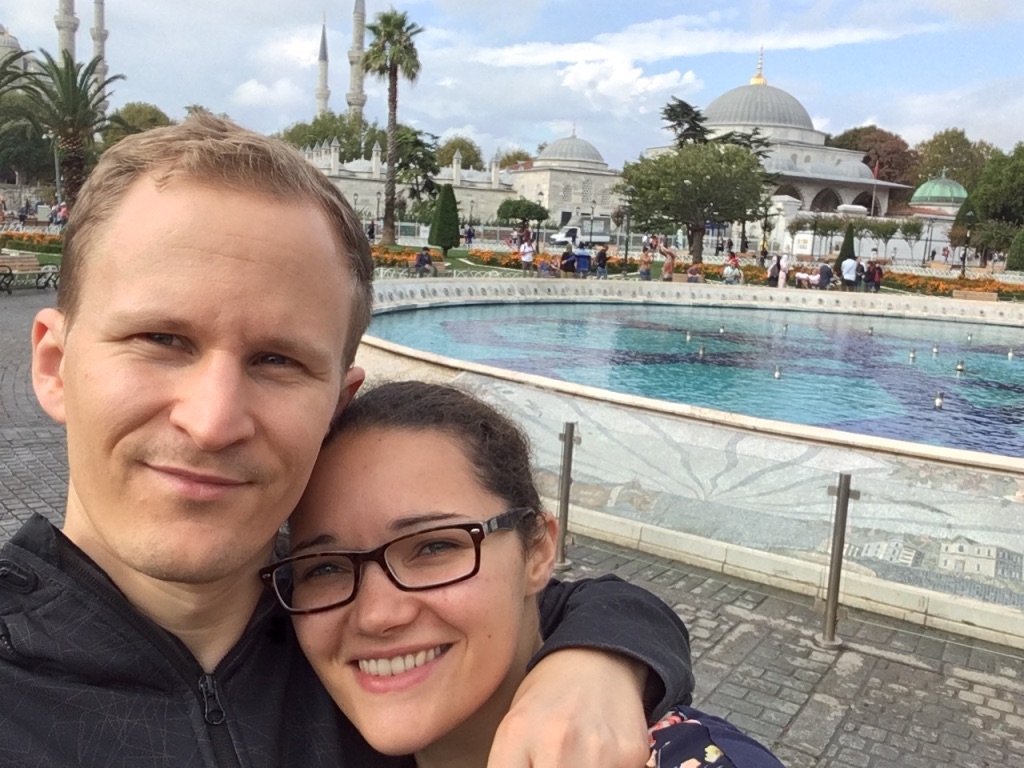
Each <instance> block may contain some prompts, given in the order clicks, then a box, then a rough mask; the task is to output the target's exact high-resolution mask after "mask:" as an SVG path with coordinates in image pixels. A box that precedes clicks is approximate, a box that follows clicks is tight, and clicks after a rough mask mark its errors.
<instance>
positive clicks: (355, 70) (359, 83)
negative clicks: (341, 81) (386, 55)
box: [345, 0, 366, 118]
mask: <svg viewBox="0 0 1024 768" xmlns="http://www.w3.org/2000/svg"><path fill="white" fill-rule="evenodd" d="M365 42H366V2H365V0H356V5H355V9H354V10H353V12H352V48H351V49H350V50H349V52H348V63H349V70H350V72H349V76H348V93H347V94H346V96H345V101H346V102H347V103H348V114H349V117H356V116H357V115H358V116H359V117H360V118H361V117H362V116H363V107H364V106H365V105H366V93H365V92H364V91H363V76H364V73H363V49H364V46H365Z"/></svg>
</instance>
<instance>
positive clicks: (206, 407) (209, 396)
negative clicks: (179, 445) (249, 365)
mask: <svg viewBox="0 0 1024 768" xmlns="http://www.w3.org/2000/svg"><path fill="white" fill-rule="evenodd" d="M252 386H253V383H252V381H251V380H250V378H249V376H248V375H247V374H246V371H245V366H244V365H243V364H242V363H240V362H239V361H238V360H236V359H232V358H231V357H230V356H228V355H209V356H207V357H205V358H202V359H200V360H199V361H197V364H196V365H194V366H191V367H190V368H189V370H188V371H187V373H186V375H185V376H184V377H183V379H182V380H181V382H180V383H179V389H178V391H177V393H176V398H175V402H174V404H173V406H172V410H171V423H172V424H173V425H174V426H176V427H178V428H179V429H181V430H183V431H184V432H186V433H188V435H189V436H190V437H191V438H192V440H193V442H194V443H195V444H196V446H197V447H198V448H201V449H202V450H205V451H217V450H221V449H224V448H227V447H228V446H230V445H233V444H235V443H238V442H242V441H244V440H246V439H248V438H250V437H252V436H253V434H254V433H255V419H254V418H253V414H252V410H251V403H250V398H251V391H250V390H251V387H252Z"/></svg>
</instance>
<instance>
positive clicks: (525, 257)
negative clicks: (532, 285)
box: [519, 237, 534, 277]
mask: <svg viewBox="0 0 1024 768" xmlns="http://www.w3.org/2000/svg"><path fill="white" fill-rule="evenodd" d="M533 255H534V252H533V241H532V240H530V239H529V238H525V237H524V238H523V242H522V245H520V246H519V263H520V264H521V265H522V267H523V277H528V276H529V275H530V274H531V273H532V272H534V266H533Z"/></svg>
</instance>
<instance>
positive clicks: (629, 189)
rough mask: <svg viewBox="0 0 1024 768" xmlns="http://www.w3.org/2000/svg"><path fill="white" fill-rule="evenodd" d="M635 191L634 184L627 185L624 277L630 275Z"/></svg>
mask: <svg viewBox="0 0 1024 768" xmlns="http://www.w3.org/2000/svg"><path fill="white" fill-rule="evenodd" d="M634 192H636V188H635V187H633V186H632V185H630V186H628V187H626V205H625V206H624V208H625V211H624V213H625V214H626V252H625V254H624V255H623V264H622V277H623V279H625V278H627V277H629V215H630V213H632V208H633V193H634Z"/></svg>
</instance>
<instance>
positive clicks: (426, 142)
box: [395, 125, 440, 221]
mask: <svg viewBox="0 0 1024 768" xmlns="http://www.w3.org/2000/svg"><path fill="white" fill-rule="evenodd" d="M397 144H398V149H397V152H398V160H397V161H396V163H395V165H396V177H397V179H398V180H399V181H401V182H402V183H403V184H408V185H409V188H408V196H409V199H410V200H412V201H413V202H414V203H418V202H420V201H424V200H433V199H434V198H435V197H437V193H438V191H439V187H438V186H437V184H436V183H435V182H434V178H435V177H436V176H437V174H438V173H439V172H440V169H439V168H438V166H437V136H435V135H434V134H432V133H427V132H426V131H417V130H414V129H413V128H409V127H408V126H404V125H400V126H399V127H398V142H397ZM432 218H433V211H431V213H430V217H429V218H428V219H427V221H430V220H431V219H432Z"/></svg>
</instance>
